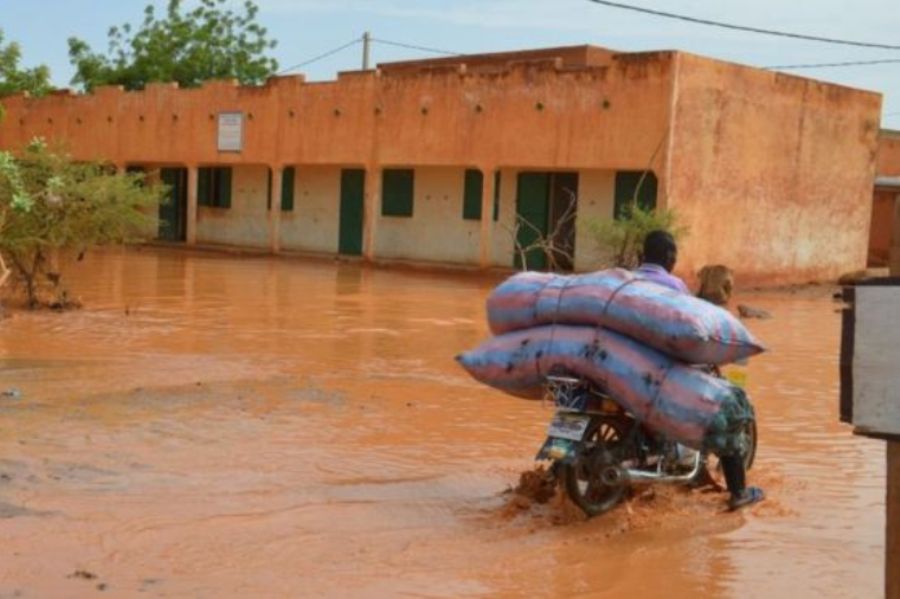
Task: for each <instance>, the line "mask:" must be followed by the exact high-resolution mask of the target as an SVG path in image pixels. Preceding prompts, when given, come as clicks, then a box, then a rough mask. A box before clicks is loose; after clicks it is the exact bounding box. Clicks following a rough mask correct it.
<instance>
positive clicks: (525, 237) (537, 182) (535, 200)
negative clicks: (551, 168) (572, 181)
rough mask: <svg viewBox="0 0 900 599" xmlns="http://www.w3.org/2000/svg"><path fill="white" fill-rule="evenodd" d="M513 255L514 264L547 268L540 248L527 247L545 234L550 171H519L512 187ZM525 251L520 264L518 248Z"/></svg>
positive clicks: (520, 251) (547, 219)
mask: <svg viewBox="0 0 900 599" xmlns="http://www.w3.org/2000/svg"><path fill="white" fill-rule="evenodd" d="M516 220H517V221H518V222H517V224H518V228H517V230H516V255H515V258H514V261H513V264H514V265H515V267H516V268H522V267H523V266H524V267H526V268H527V269H528V270H542V269H545V268H547V256H546V255H545V254H544V250H543V249H541V248H538V247H531V246H533V245H534V243H535V242H536V241H538V240H539V239H541V238H542V237H544V238H545V237H546V236H547V233H548V232H549V224H550V174H549V173H519V180H518V189H517V191H516ZM526 248H531V249H528V251H527V252H525V264H524V265H523V264H522V250H524V249H526Z"/></svg>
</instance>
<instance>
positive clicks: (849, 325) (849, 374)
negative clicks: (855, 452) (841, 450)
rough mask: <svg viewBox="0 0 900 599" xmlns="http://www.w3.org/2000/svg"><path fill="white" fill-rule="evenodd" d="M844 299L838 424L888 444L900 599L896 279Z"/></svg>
mask: <svg viewBox="0 0 900 599" xmlns="http://www.w3.org/2000/svg"><path fill="white" fill-rule="evenodd" d="M892 272H895V271H894V270H893V268H892ZM895 274H896V272H895ZM844 300H845V301H847V302H848V303H849V307H848V308H846V309H845V310H844V313H843V335H842V342H841V420H842V421H844V422H848V423H851V424H853V425H854V432H855V433H856V434H859V435H865V436H868V437H873V438H877V439H884V440H885V441H887V493H886V498H885V521H886V538H885V597H887V599H900V327H898V326H897V324H898V323H900V277H892V278H886V279H875V280H871V281H867V282H865V283H861V284H859V285H857V286H855V287H847V288H845V290H844Z"/></svg>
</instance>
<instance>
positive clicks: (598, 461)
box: [561, 417, 629, 517]
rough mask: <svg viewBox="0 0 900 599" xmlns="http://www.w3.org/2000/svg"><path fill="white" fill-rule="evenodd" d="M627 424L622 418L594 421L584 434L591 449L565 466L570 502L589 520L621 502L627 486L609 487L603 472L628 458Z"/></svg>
mask: <svg viewBox="0 0 900 599" xmlns="http://www.w3.org/2000/svg"><path fill="white" fill-rule="evenodd" d="M628 431H629V427H628V423H627V422H623V420H622V419H621V418H608V417H599V418H594V420H593V422H591V424H590V427H589V428H588V430H587V431H586V432H585V437H584V439H585V441H584V442H585V443H586V444H591V445H592V447H591V448H590V449H589V450H588V451H587V452H585V453H583V454H582V455H580V456H579V457H578V458H577V460H576V461H575V463H573V464H563V465H562V472H561V475H562V481H563V485H564V487H565V489H566V494H568V496H569V499H571V500H572V502H573V503H574V504H575V505H577V506H578V507H579V508H581V510H582V511H583V512H584V513H585V514H587V515H588V516H589V517H592V516H599V515H600V514H602V513H604V512H607V511H609V510H611V509H612V508H614V507H615V506H616V505H618V504H619V502H620V501H622V498H623V497H624V496H625V492H626V491H627V490H628V485H627V484H625V483H624V482H623V483H620V484H616V485H609V484H606V483H605V482H604V481H603V480H602V479H601V474H602V472H603V470H604V469H605V468H607V467H609V466H619V465H620V462H621V460H622V459H623V458H624V456H626V455H628V454H629V452H628V451H626V449H627V447H626V444H627V443H628Z"/></svg>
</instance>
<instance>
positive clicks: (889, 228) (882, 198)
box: [869, 129, 900, 266]
mask: <svg viewBox="0 0 900 599" xmlns="http://www.w3.org/2000/svg"><path fill="white" fill-rule="evenodd" d="M876 174H877V175H878V176H879V177H900V132H898V131H891V130H886V129H882V130H881V133H880V134H879V136H878V160H877V166H876ZM897 198H900V190H897V189H893V188H890V187H888V188H878V187H876V188H875V193H874V194H873V197H872V224H871V231H870V234H869V266H888V264H889V262H890V253H891V244H892V241H893V240H894V238H895V237H897V239H900V233H898V234H897V235H896V236H895V234H894V231H893V228H894V209H895V202H896V199H897Z"/></svg>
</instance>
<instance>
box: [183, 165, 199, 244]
mask: <svg viewBox="0 0 900 599" xmlns="http://www.w3.org/2000/svg"><path fill="white" fill-rule="evenodd" d="M198 172H199V171H198V169H197V165H196V164H190V165H188V167H187V223H186V227H185V230H186V231H185V241H186V243H187V245H194V244H195V243H197V181H198Z"/></svg>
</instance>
